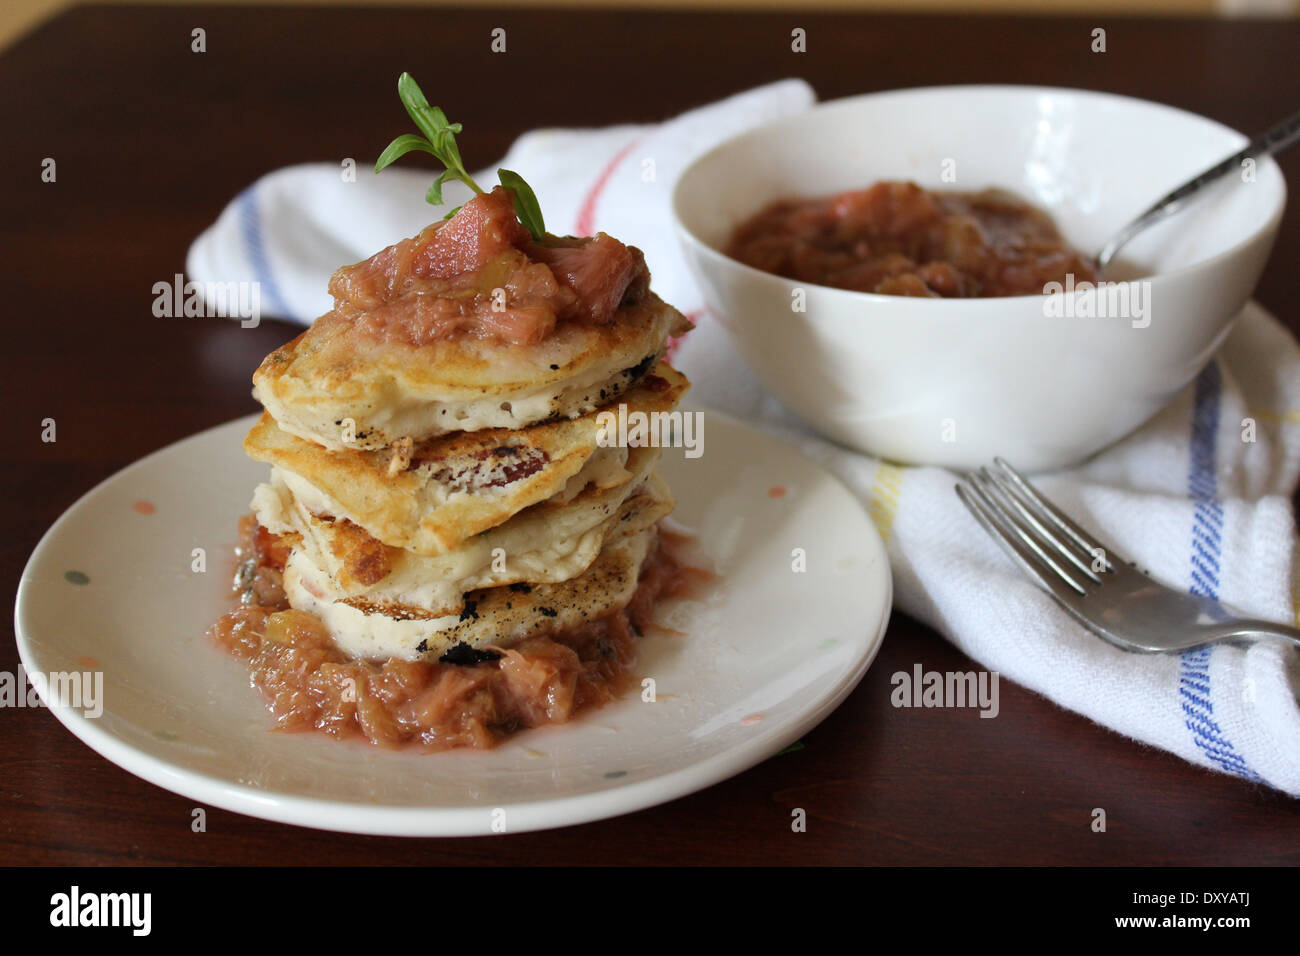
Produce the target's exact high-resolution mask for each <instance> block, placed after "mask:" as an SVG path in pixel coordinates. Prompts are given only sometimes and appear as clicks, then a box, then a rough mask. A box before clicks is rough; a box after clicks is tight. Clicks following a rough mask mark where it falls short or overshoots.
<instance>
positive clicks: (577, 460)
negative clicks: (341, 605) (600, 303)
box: [244, 363, 689, 555]
mask: <svg viewBox="0 0 1300 956" xmlns="http://www.w3.org/2000/svg"><path fill="white" fill-rule="evenodd" d="M688 387H689V384H688V383H687V381H686V379H685V377H684V376H682V375H681V374H680V373H678V372H677V371H675V370H674V369H672V368H670V367H669V366H668V365H666V364H664V363H659V364H658V365H656V366H655V367H654V368H653V369H651V370H650V372H649V373H648V374H647V375H646V376H645V377H644V378H642V379H641V381H640V382H638V383H637V385H635V386H634V387H633V388H632V389H630V390H629V391H628V392H626V393H625V394H624V395H623V396H622V398H621V399H620V400H621V401H622V402H625V403H626V404H627V407H628V410H629V411H642V412H645V413H647V414H649V413H653V412H656V411H671V410H672V409H673V408H675V407H676V406H677V404H678V402H679V401H680V400H681V397H682V396H683V395H684V394H685V392H686V390H687V388H688ZM598 414H599V413H598V412H589V413H587V414H585V415H583V416H581V417H579V418H575V419H561V420H557V421H551V422H546V423H544V424H540V425H534V426H532V427H530V428H526V429H521V430H518V431H512V430H509V429H498V428H493V429H487V430H484V431H478V432H461V433H456V434H452V435H446V436H443V437H440V438H434V439H428V440H425V441H423V442H420V443H419V444H414V445H413V446H412V447H411V448H410V449H409V450H408V451H407V452H406V453H405V454H402V455H401V456H400V457H398V458H397V460H396V462H395V455H397V452H396V451H395V450H391V449H390V450H382V451H359V450H345V451H328V450H326V449H325V448H322V447H321V446H320V445H317V444H315V443H313V442H309V441H305V440H303V439H301V438H297V437H295V436H293V435H290V434H289V433H287V432H285V431H284V430H283V429H281V428H279V427H277V425H276V423H275V421H274V420H272V418H271V416H270V415H269V414H263V415H262V417H261V419H260V420H259V421H258V422H257V424H256V425H254V426H253V429H252V431H251V432H249V434H248V437H247V438H246V439H245V440H244V450H245V452H247V454H248V455H249V456H250V457H252V458H254V459H256V460H258V461H264V462H267V463H269V464H271V465H273V466H275V467H276V468H278V469H280V470H281V471H282V472H283V473H284V475H283V478H284V480H285V482H286V483H287V484H288V485H289V487H290V489H291V490H292V491H293V493H294V495H295V496H296V497H297V498H298V499H299V500H300V501H301V502H302V503H303V504H304V505H305V506H306V507H307V508H309V509H310V510H312V511H314V512H316V513H322V514H330V515H332V516H333V517H335V518H346V519H348V520H349V521H351V522H353V523H354V524H356V525H359V526H360V527H361V528H363V529H365V531H366V532H367V533H369V534H370V535H371V536H372V537H374V538H376V539H378V540H379V541H381V542H383V543H384V544H387V545H391V546H393V547H398V548H406V549H408V550H411V551H414V552H416V553H417V554H422V555H437V554H442V553H445V552H447V551H450V550H452V549H454V548H456V547H458V546H459V545H460V544H461V543H462V542H464V541H466V540H467V539H469V538H471V537H472V536H474V535H476V534H479V533H480V532H482V531H485V530H487V529H488V528H492V527H495V526H496V525H499V524H501V523H502V522H504V521H506V520H507V519H509V518H510V516H511V515H514V514H515V513H517V512H519V511H521V510H523V509H524V508H527V507H529V506H531V505H535V504H537V503H538V502H541V501H544V500H546V499H548V498H551V497H553V496H556V495H564V494H566V493H567V494H569V495H570V496H572V494H573V493H575V492H576V491H577V490H578V488H575V487H571V486H573V485H577V486H578V487H579V488H580V487H585V486H586V485H587V484H594V485H596V486H598V487H607V486H612V485H614V484H617V483H619V482H620V481H625V480H627V477H628V473H627V472H626V471H625V470H624V469H623V468H622V464H623V462H624V461H625V460H626V449H617V448H605V449H603V448H602V447H601V436H600V425H599V423H598V421H597V416H598ZM394 464H396V465H398V466H402V467H396V468H394ZM390 471H391V472H392V473H391V474H390Z"/></svg>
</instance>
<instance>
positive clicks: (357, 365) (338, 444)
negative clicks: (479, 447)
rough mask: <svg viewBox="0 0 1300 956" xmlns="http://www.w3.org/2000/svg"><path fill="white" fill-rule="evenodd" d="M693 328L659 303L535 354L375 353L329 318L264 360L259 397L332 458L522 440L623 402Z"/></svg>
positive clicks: (466, 347) (549, 343)
mask: <svg viewBox="0 0 1300 956" xmlns="http://www.w3.org/2000/svg"><path fill="white" fill-rule="evenodd" d="M689 327H690V323H689V322H687V320H686V319H685V318H684V317H683V316H682V314H681V313H680V312H678V311H677V310H676V309H674V308H673V307H672V306H670V305H668V304H666V303H665V302H664V301H663V300H661V299H660V298H659V297H658V296H656V295H654V294H653V293H647V294H646V297H645V299H644V301H642V302H640V303H639V304H637V305H634V306H627V307H625V308H623V309H621V310H620V311H619V313H618V315H617V316H616V318H615V319H614V320H613V321H611V322H609V323H608V324H604V325H596V324H584V323H578V322H566V323H564V324H562V325H561V326H559V327H557V328H556V329H555V331H554V332H552V333H551V334H550V335H548V336H547V337H546V338H545V339H543V340H542V341H541V342H538V343H536V344H534V345H519V344H505V343H501V342H497V341H494V340H491V339H481V338H475V337H472V336H458V337H453V338H447V339H439V340H436V341H433V342H430V343H427V344H425V345H420V346H413V345H410V344H404V343H401V342H393V341H387V340H384V341H374V340H370V339H367V338H365V337H364V336H361V335H358V334H357V333H356V332H355V329H354V327H353V326H352V324H351V323H350V322H349V321H348V319H347V318H346V317H345V316H342V315H339V314H336V313H329V314H327V315H325V316H322V317H321V318H320V319H317V321H316V322H315V323H314V324H313V325H312V326H311V328H309V329H308V330H307V331H306V332H303V333H302V334H301V335H299V336H298V337H297V338H295V339H294V340H293V341H291V342H289V343H287V344H286V345H283V346H281V347H280V348H278V349H276V350H275V351H274V352H272V353H271V354H270V355H268V356H267V357H266V358H265V359H264V360H263V362H262V364H261V366H260V367H259V368H258V370H257V371H256V372H255V373H254V375H253V383H254V386H255V387H254V395H255V396H256V398H257V399H258V401H260V402H261V403H262V404H263V405H264V406H265V407H266V410H267V411H268V412H270V413H271V416H272V417H273V418H274V419H275V420H276V422H278V423H279V425H280V427H281V428H282V429H283V430H284V431H286V432H289V433H290V434H292V435H297V436H298V437H300V438H303V439H306V440H307V441H312V442H316V443H317V444H320V445H323V446H325V447H326V448H330V449H334V450H344V449H348V448H352V449H376V448H385V447H387V446H388V445H390V444H393V443H394V442H397V441H399V440H401V439H404V438H410V439H411V440H412V441H415V442H420V441H424V440H426V439H429V438H434V437H436V436H439V435H445V434H449V433H451V432H457V431H477V430H479V429H484V428H510V429H519V428H524V427H526V426H528V425H532V424H536V423H537V422H542V421H546V420H547V419H551V418H573V417H576V416H578V415H583V414H585V413H587V412H589V411H591V410H592V409H594V408H596V407H597V406H600V405H604V404H606V403H608V402H610V401H613V400H615V399H617V398H619V397H620V396H621V395H623V394H624V393H625V392H626V391H628V389H630V388H632V387H633V386H635V385H636V383H637V382H638V381H640V379H641V378H642V377H643V376H644V375H645V374H646V373H647V372H648V371H649V370H650V368H651V367H652V366H653V365H654V364H655V362H656V361H658V359H659V358H660V357H661V356H662V355H663V354H664V351H665V347H666V344H667V340H668V337H669V336H670V335H674V334H680V333H681V332H683V331H685V330H686V329H688V328H689Z"/></svg>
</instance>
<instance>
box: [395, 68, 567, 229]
mask: <svg viewBox="0 0 1300 956" xmlns="http://www.w3.org/2000/svg"><path fill="white" fill-rule="evenodd" d="M397 95H398V96H399V97H400V98H401V100H402V105H403V106H405V107H406V112H407V113H409V114H410V117H411V119H412V120H413V121H414V122H415V127H416V129H418V130H419V131H420V132H419V133H418V134H417V133H403V134H402V135H401V136H399V137H397V139H395V140H393V141H392V142H391V143H389V144H388V147H387V148H386V149H385V150H384V151H383V152H382V153H380V154H379V159H378V160H376V161H375V172H376V173H378V172H380V171H381V170H383V169H385V168H387V167H388V166H390V165H392V164H393V162H395V161H396V160H398V159H400V158H401V157H403V156H405V155H406V154H407V153H409V152H412V151H419V152H423V153H428V154H429V155H430V156H433V157H434V158H435V159H437V160H439V161H440V162H441V163H442V165H443V166H444V167H446V168H445V169H443V171H442V172H441V173H439V174H438V178H437V179H435V180H434V181H433V185H432V186H430V187H429V191H428V192H427V193H425V194H424V199H425V201H426V202H428V203H430V204H432V205H434V206H441V205H442V185H443V183H448V182H451V181H452V180H459V181H460V182H462V183H464V184H465V185H466V186H468V187H469V188H470V189H472V190H474V192H476V193H478V194H480V195H482V193H483V190H482V189H481V188H480V187H479V184H478V183H476V182H474V178H473V177H472V176H470V174H469V172H468V171H466V169H465V163H464V161H463V160H462V159H461V158H460V149H459V148H458V147H457V146H456V134H457V133H459V132H461V125H460V124H459V123H449V122H448V121H447V114H446V113H444V112H443V111H442V110H440V109H439V108H438V107H436V106H430V105H429V101H428V100H427V99H426V98H425V96H424V93H423V92H421V90H420V86H419V84H418V83H416V82H415V79H414V78H413V77H412V76H411V74H409V73H403V74H402V75H401V76H399V77H398V78H397ZM497 179H498V180H499V181H500V183H501V185H502V186H504V187H505V188H506V189H507V190H508V191H509V192H510V196H511V198H512V199H513V200H514V206H515V215H516V216H518V217H519V221H520V222H521V223H523V225H524V228H525V229H527V230H528V231H529V232H530V233H531V234H532V237H533V239H534V240H536V241H537V242H541V241H542V239H543V238H544V237H545V235H546V223H545V222H543V220H542V207H541V205H540V204H539V203H538V202H537V196H536V194H535V193H534V192H533V189H532V187H531V186H529V185H528V183H526V182H524V178H523V177H522V176H520V175H519V174H518V173H516V172H511V171H510V170H508V169H498V170H497ZM459 211H460V206H457V207H456V208H455V209H453V210H452V211H451V212H449V213H447V215H445V216H443V218H444V219H450V218H451V217H452V216H454V215H456V213H458V212H459Z"/></svg>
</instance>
